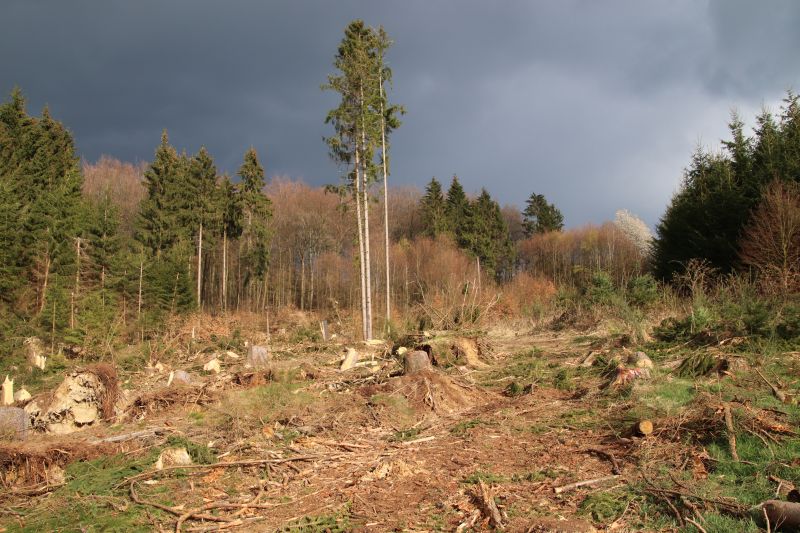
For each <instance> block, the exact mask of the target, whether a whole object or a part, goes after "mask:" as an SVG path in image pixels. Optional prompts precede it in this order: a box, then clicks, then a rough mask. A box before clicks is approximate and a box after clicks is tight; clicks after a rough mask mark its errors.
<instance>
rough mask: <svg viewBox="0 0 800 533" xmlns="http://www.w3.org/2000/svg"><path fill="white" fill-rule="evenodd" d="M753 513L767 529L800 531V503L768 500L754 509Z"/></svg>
mask: <svg viewBox="0 0 800 533" xmlns="http://www.w3.org/2000/svg"><path fill="white" fill-rule="evenodd" d="M753 515H754V516H753V518H754V519H755V520H756V522H757V523H758V524H759V525H760V526H762V527H766V528H767V531H800V503H795V502H782V501H780V500H767V501H765V502H764V503H762V504H761V505H759V506H758V507H757V508H756V509H754V510H753ZM767 520H768V521H769V524H767V523H766V522H767Z"/></svg>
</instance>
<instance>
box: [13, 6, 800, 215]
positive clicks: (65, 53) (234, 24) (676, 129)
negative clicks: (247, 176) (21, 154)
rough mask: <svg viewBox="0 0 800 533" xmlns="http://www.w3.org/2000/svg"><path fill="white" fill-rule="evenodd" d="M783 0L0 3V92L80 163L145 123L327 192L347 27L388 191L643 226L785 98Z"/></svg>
mask: <svg viewBox="0 0 800 533" xmlns="http://www.w3.org/2000/svg"><path fill="white" fill-rule="evenodd" d="M798 6H800V4H796V3H795V2H792V1H785V2H752V3H745V2H730V1H716V2H710V3H705V2H698V1H688V0H687V1H678V2H655V1H652V2H643V1H639V0H630V1H615V2H593V1H591V2H590V1H569V2H564V1H558V2H556V1H549V2H522V1H506V2H485V1H477V0H470V1H455V0H451V1H437V2H431V1H428V0H426V1H422V0H405V1H402V2H401V1H398V2H388V1H368V0H362V1H355V0H348V1H337V2H330V1H322V0H318V1H313V2H311V1H309V2H300V1H289V0H287V1H284V2H264V1H255V0H253V1H246V0H241V1H239V0H237V1H233V0H231V1H226V2H212V1H200V0H180V1H178V0H171V1H164V0H159V1H155V0H137V1H135V2H132V1H99V0H98V1H92V2H90V1H85V0H84V1H81V0H78V1H75V0H73V1H71V2H56V1H43V0H42V1H32V0H12V1H10V2H8V1H7V2H5V4H4V6H3V8H2V16H1V17H0V30H2V31H0V90H2V91H3V92H4V93H5V94H7V93H8V91H9V90H10V89H11V87H13V86H14V85H19V86H21V87H22V88H23V90H24V92H25V94H26V95H27V96H28V97H29V100H30V107H31V111H35V112H37V113H38V110H39V108H40V107H41V106H42V105H43V104H44V103H48V104H49V105H50V107H51V110H52V112H53V114H54V115H55V116H56V117H57V118H59V119H61V120H63V121H64V122H65V123H66V124H67V125H68V126H69V127H70V128H71V129H72V130H73V132H74V133H75V137H76V141H77V144H78V147H79V149H80V152H81V154H82V155H83V156H85V157H86V158H88V159H90V160H91V159H95V158H97V157H98V156H99V155H100V154H103V153H107V154H111V155H113V156H115V157H119V158H121V159H126V160H132V161H136V160H148V159H149V158H150V157H151V156H152V153H153V150H154V148H155V146H156V144H157V143H158V138H159V134H160V131H161V129H162V128H167V129H168V130H169V132H170V137H171V139H172V141H173V144H175V145H176V146H177V147H178V148H179V149H182V148H185V149H186V150H187V151H189V152H194V151H196V150H197V149H198V148H199V147H200V146H201V145H203V144H204V145H206V146H207V147H208V148H209V150H210V151H211V152H212V154H214V155H215V157H216V159H217V163H218V165H219V167H220V169H221V170H225V171H228V172H235V170H236V168H237V166H238V163H239V160H240V158H241V155H242V153H243V152H244V150H245V149H246V148H247V147H248V146H250V145H253V146H255V147H256V148H257V149H258V150H259V152H260V153H261V154H262V155H263V157H264V159H265V162H266V166H267V169H268V172H269V174H271V175H273V174H288V175H290V176H293V177H303V178H304V179H306V180H307V181H309V182H311V183H329V182H333V181H336V180H337V176H338V174H337V169H336V167H335V166H334V165H333V163H331V162H330V160H329V159H328V157H327V154H326V150H325V147H324V145H323V143H322V140H321V138H322V136H323V135H326V134H328V133H329V130H328V129H327V128H326V127H325V125H324V124H323V118H324V115H325V113H326V111H327V110H328V109H329V108H331V107H333V106H334V105H335V102H336V98H335V95H333V94H330V93H323V92H321V91H320V89H319V86H320V84H321V83H323V82H324V81H325V77H326V75H327V74H329V73H330V72H331V69H332V67H331V61H332V58H333V54H334V53H335V49H336V45H337V43H338V42H339V40H340V39H341V35H342V30H343V28H344V26H345V25H346V24H347V22H348V21H349V20H351V19H353V18H357V17H358V18H363V19H365V20H366V21H367V23H369V24H372V25H378V24H383V25H384V26H385V27H386V29H387V31H388V32H389V34H390V35H391V36H392V38H394V40H395V41H396V44H395V46H394V47H393V48H392V49H391V51H390V54H389V60H390V62H391V66H392V67H393V69H394V71H395V84H394V91H393V92H392V94H391V97H392V98H393V100H395V101H397V102H401V103H403V104H405V105H406V107H407V109H408V111H409V113H408V115H406V117H405V119H404V125H403V126H402V127H401V128H400V129H399V130H398V131H397V132H396V134H395V136H394V138H393V170H394V174H393V178H392V179H393V181H394V183H410V184H417V185H420V186H421V185H424V183H425V182H427V180H429V179H430V177H431V176H434V175H435V176H437V177H439V178H440V179H442V180H448V179H449V177H450V176H451V175H452V174H454V173H455V174H458V175H459V177H460V178H461V179H462V181H463V182H464V184H465V187H466V188H467V190H469V191H472V192H477V191H478V190H479V189H480V187H481V186H486V187H487V188H488V189H489V190H490V192H491V193H492V194H493V195H494V196H495V197H497V198H498V199H499V200H500V201H501V202H502V203H516V204H517V205H522V203H523V202H524V199H525V198H526V197H527V196H528V195H529V194H530V192H531V191H536V192H542V193H544V194H545V195H547V196H548V197H549V198H551V199H552V200H553V201H555V203H556V204H557V205H559V206H560V207H561V208H562V210H563V211H564V212H565V215H566V218H567V221H568V223H569V224H570V225H577V224H580V223H584V222H588V221H602V220H604V219H608V218H610V217H612V216H613V213H614V211H615V210H616V209H619V208H627V209H630V210H631V211H634V212H637V213H639V214H640V215H642V216H643V217H644V218H645V219H646V220H647V221H648V222H650V223H654V222H655V221H656V220H657V218H658V216H659V215H660V214H661V212H662V211H663V209H664V206H665V205H666V202H667V201H668V200H669V197H670V195H671V194H672V192H673V191H674V190H675V188H676V187H677V184H678V183H679V180H680V176H681V169H682V167H683V166H684V165H685V164H686V162H687V161H688V158H689V155H690V153H691V151H692V149H693V148H694V146H695V145H696V144H697V143H698V142H703V143H710V144H714V143H717V142H718V141H719V139H720V138H721V137H724V136H725V134H726V132H725V123H726V121H727V118H728V114H729V111H730V108H731V107H737V108H739V109H740V111H742V113H743V115H744V116H745V118H750V119H751V118H752V115H753V113H754V112H756V111H757V110H758V108H759V106H760V105H761V104H762V103H768V104H772V103H774V102H777V101H779V100H780V98H781V96H782V91H784V90H785V89H786V88H788V87H791V86H792V85H796V83H797V76H798V72H800V71H799V70H798V67H800V56H797V54H796V50H798V48H799V46H798V45H800V33H798V32H797V31H796V30H795V28H797V27H799V26H800V9H799V8H798Z"/></svg>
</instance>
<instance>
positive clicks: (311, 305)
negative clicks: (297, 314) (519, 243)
mask: <svg viewBox="0 0 800 533" xmlns="http://www.w3.org/2000/svg"><path fill="white" fill-rule="evenodd" d="M310 259H311V265H310V268H309V270H310V271H311V274H310V279H311V291H310V293H309V295H308V308H309V309H314V264H315V261H314V254H313V252H312V253H311V258H310Z"/></svg>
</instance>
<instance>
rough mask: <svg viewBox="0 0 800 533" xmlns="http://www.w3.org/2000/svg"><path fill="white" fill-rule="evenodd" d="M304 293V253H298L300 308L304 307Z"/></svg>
mask: <svg viewBox="0 0 800 533" xmlns="http://www.w3.org/2000/svg"><path fill="white" fill-rule="evenodd" d="M305 295H306V254H305V253H302V254H301V255H300V310H301V311H302V310H303V309H304V304H305Z"/></svg>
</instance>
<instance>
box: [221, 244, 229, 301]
mask: <svg viewBox="0 0 800 533" xmlns="http://www.w3.org/2000/svg"><path fill="white" fill-rule="evenodd" d="M222 310H223V311H227V310H228V231H227V230H222Z"/></svg>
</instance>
